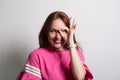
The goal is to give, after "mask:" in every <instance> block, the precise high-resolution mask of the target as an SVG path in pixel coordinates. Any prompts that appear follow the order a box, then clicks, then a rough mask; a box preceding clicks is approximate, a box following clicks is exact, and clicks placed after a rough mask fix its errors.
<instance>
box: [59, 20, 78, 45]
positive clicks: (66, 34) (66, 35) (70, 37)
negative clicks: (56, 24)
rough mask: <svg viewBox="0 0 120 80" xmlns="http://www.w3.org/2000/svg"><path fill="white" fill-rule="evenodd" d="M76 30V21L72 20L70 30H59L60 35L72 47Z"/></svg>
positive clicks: (66, 28)
mask: <svg viewBox="0 0 120 80" xmlns="http://www.w3.org/2000/svg"><path fill="white" fill-rule="evenodd" d="M75 29H76V23H75V19H72V18H70V29H69V28H68V27H65V28H62V29H60V30H59V32H60V35H61V36H62V38H63V39H64V41H65V43H67V44H69V45H72V44H74V33H75Z"/></svg>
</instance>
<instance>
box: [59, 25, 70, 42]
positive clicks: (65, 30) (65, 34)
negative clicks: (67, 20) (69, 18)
mask: <svg viewBox="0 0 120 80" xmlns="http://www.w3.org/2000/svg"><path fill="white" fill-rule="evenodd" d="M59 33H60V35H61V36H62V38H63V39H64V40H65V41H67V40H68V34H69V29H68V27H65V28H60V29H59Z"/></svg>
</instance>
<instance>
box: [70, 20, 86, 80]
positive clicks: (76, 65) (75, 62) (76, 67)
mask: <svg viewBox="0 0 120 80" xmlns="http://www.w3.org/2000/svg"><path fill="white" fill-rule="evenodd" d="M75 29H76V24H75V20H72V19H70V30H69V39H68V41H69V45H70V57H71V68H72V72H73V75H74V77H75V79H76V80H84V78H85V75H86V70H85V67H84V65H83V64H82V60H81V59H80V57H79V54H78V52H77V49H76V47H75V43H74V38H73V37H74V32H75Z"/></svg>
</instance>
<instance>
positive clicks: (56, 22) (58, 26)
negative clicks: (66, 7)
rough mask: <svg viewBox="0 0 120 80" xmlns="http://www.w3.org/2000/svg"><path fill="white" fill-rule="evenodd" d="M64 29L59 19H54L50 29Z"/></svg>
mask: <svg viewBox="0 0 120 80" xmlns="http://www.w3.org/2000/svg"><path fill="white" fill-rule="evenodd" d="M64 27H66V25H65V23H64V22H63V21H62V20H61V19H56V20H54V21H53V22H52V25H51V28H55V29H56V28H64Z"/></svg>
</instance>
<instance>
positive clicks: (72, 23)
mask: <svg viewBox="0 0 120 80" xmlns="http://www.w3.org/2000/svg"><path fill="white" fill-rule="evenodd" d="M76 25H77V23H76V22H75V19H73V18H71V17H70V31H73V32H74V30H75V29H76Z"/></svg>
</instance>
